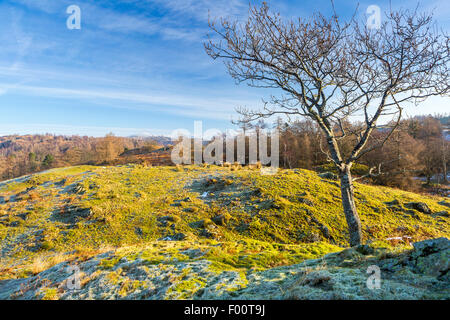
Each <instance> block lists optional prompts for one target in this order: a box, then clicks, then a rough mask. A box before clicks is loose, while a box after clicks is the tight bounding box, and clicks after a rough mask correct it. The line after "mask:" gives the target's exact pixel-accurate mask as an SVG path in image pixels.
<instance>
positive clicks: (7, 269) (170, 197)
mask: <svg viewBox="0 0 450 320" xmlns="http://www.w3.org/2000/svg"><path fill="white" fill-rule="evenodd" d="M1 197H3V198H4V199H5V200H8V199H9V201H7V202H6V203H3V204H0V240H1V246H0V253H1V256H0V257H1V260H0V279H10V278H26V277H30V276H32V275H34V274H37V273H38V272H41V271H43V270H45V269H47V268H49V267H51V266H52V265H55V264H57V263H60V262H62V261H73V260H78V261H82V260H86V259H88V258H90V257H92V256H94V255H97V254H100V253H102V252H106V251H111V250H112V251H115V254H114V255H113V256H109V257H108V258H107V259H106V258H105V259H104V260H102V261H101V265H102V266H103V267H105V268H108V267H110V268H113V267H114V265H115V264H117V263H118V262H119V261H120V259H121V258H123V257H124V256H127V257H130V256H132V257H133V258H134V259H136V258H137V257H140V258H142V257H144V259H146V261H150V262H151V263H152V264H159V263H163V262H167V261H173V260H176V261H187V260H189V259H190V257H189V255H186V254H182V253H180V252H183V250H187V249H198V250H200V251H202V252H204V255H203V256H202V259H206V260H207V261H209V262H210V263H211V264H210V266H209V268H210V269H212V270H215V271H217V272H221V271H223V270H234V271H237V272H245V271H246V270H250V269H251V270H263V269H267V268H272V267H276V266H282V265H290V264H294V263H299V262H301V261H303V260H305V259H312V258H316V257H319V256H323V255H324V254H326V253H329V252H335V251H340V250H342V247H345V246H346V243H347V242H346V239H347V231H346V224H345V219H344V217H343V214H342V210H341V204H340V197H339V188H338V184H337V183H336V182H334V181H330V180H324V179H321V178H320V177H319V176H318V175H317V174H316V173H314V172H311V171H306V170H281V171H280V172H279V173H278V174H276V175H261V174H260V172H259V171H258V170H250V169H242V170H238V171H231V170H230V168H222V167H217V166H212V167H208V168H203V167H198V166H189V167H180V168H175V167H143V166H139V165H127V166H118V167H89V166H81V167H73V168H65V169H55V170H50V171H49V172H45V173H42V174H36V175H33V176H31V177H26V178H22V179H18V180H15V181H9V182H7V183H2V184H0V200H1ZM356 197H357V207H358V210H359V212H360V215H361V220H362V223H363V234H364V239H365V240H384V239H386V238H387V237H396V236H404V235H407V236H411V237H412V241H418V240H422V239H428V238H436V237H441V236H446V237H448V236H449V234H450V232H449V231H450V228H449V218H448V217H441V216H436V215H427V214H423V213H420V212H418V211H415V210H411V209H408V208H406V207H405V206H404V204H406V203H408V202H411V201H421V202H424V203H426V204H427V205H428V206H429V207H430V209H431V210H432V211H433V212H440V211H445V210H446V209H447V210H448V208H446V207H445V206H442V205H440V204H439V203H438V202H441V201H443V200H444V199H443V198H438V197H431V196H421V195H417V194H414V193H409V192H404V191H400V190H394V189H389V188H383V187H374V186H367V185H361V184H357V185H356ZM394 200H397V201H398V204H397V203H395V202H392V201H394ZM0 203H1V201H0ZM76 209H89V210H85V211H82V210H78V211H77V210H76ZM217 216H220V217H221V219H217V218H215V217H217ZM181 235H182V236H181ZM167 237H169V238H167ZM174 238H177V239H182V238H183V241H176V242H173V241H157V240H158V239H174Z"/></svg>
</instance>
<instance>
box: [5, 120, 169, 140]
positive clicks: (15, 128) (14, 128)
mask: <svg viewBox="0 0 450 320" xmlns="http://www.w3.org/2000/svg"><path fill="white" fill-rule="evenodd" d="M110 132H112V133H114V134H115V135H117V136H123V137H126V136H132V135H138V136H160V135H165V136H168V135H170V134H171V131H169V130H162V129H154V128H127V127H101V126H71V125H59V124H51V123H27V124H6V125H2V126H1V127H0V135H11V134H45V133H51V134H59V135H74V134H76V135H81V136H82V135H88V136H95V137H101V136H104V135H106V134H108V133H110Z"/></svg>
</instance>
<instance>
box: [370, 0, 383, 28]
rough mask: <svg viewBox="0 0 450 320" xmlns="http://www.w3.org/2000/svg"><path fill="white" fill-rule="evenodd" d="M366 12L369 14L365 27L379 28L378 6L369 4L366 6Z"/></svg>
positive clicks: (379, 11) (379, 12)
mask: <svg viewBox="0 0 450 320" xmlns="http://www.w3.org/2000/svg"><path fill="white" fill-rule="evenodd" d="M366 14H368V15H369V17H368V18H367V27H368V28H369V29H380V28H381V9H380V7H379V6H376V5H371V6H369V7H368V8H367V10H366Z"/></svg>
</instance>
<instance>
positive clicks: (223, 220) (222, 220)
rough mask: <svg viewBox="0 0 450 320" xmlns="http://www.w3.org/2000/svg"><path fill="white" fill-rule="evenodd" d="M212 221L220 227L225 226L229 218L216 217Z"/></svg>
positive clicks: (223, 216)
mask: <svg viewBox="0 0 450 320" xmlns="http://www.w3.org/2000/svg"><path fill="white" fill-rule="evenodd" d="M211 220H212V221H213V222H214V223H215V224H217V225H218V226H223V225H224V224H225V223H226V222H227V218H226V217H225V215H223V214H221V215H218V216H215V217H213V218H212V219H211Z"/></svg>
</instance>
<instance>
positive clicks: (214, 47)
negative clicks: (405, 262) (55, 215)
mask: <svg viewBox="0 0 450 320" xmlns="http://www.w3.org/2000/svg"><path fill="white" fill-rule="evenodd" d="M209 25H210V28H211V30H212V32H213V34H214V36H213V37H210V38H209V40H208V41H207V43H205V49H206V52H207V54H208V55H209V56H211V57H212V58H213V59H222V60H223V61H224V62H225V65H226V67H227V68H228V72H229V73H230V75H231V76H232V77H233V78H234V79H235V80H236V81H237V82H238V83H240V82H246V83H248V84H249V85H250V86H253V87H259V88H266V89H267V88H269V89H272V90H273V96H272V98H271V99H270V100H269V101H266V103H265V105H264V107H263V109H261V110H251V109H248V108H240V109H238V111H239V113H240V114H241V115H242V117H243V118H242V120H243V121H246V122H252V121H256V120H258V119H261V118H269V117H272V116H278V115H284V116H303V117H307V118H309V119H311V120H312V121H314V122H316V123H317V124H318V125H319V127H320V128H321V130H322V133H323V135H324V136H325V138H326V143H327V146H326V152H327V155H328V158H329V160H330V161H331V162H333V163H334V165H335V166H336V169H337V170H338V172H339V176H340V182H341V184H340V188H341V195H342V205H343V211H344V213H345V217H346V220H347V224H348V229H349V234H350V244H351V245H352V246H354V245H359V244H360V243H361V241H362V232H361V222H360V218H359V216H358V212H357V209H356V205H355V199H354V190H353V189H354V187H353V178H352V176H351V171H350V170H351V167H352V165H353V164H354V163H355V162H356V161H358V160H359V159H360V158H361V157H362V156H363V155H365V154H367V153H368V152H370V151H372V150H374V149H375V148H378V147H381V146H382V145H383V143H384V142H385V141H386V140H387V139H388V138H389V137H390V134H389V133H390V132H394V130H395V127H396V125H395V124H396V123H399V121H400V119H401V115H402V106H403V105H404V103H406V102H419V101H421V100H423V99H425V98H427V97H429V96H432V95H443V94H447V93H448V92H449V72H448V64H449V56H450V54H449V53H450V50H449V37H448V36H446V35H444V34H442V33H441V32H440V31H438V30H437V29H436V28H435V27H434V25H433V19H432V15H431V14H419V13H418V12H417V11H408V10H401V11H390V12H387V14H386V15H385V17H383V22H382V24H381V26H380V28H378V29H375V28H370V27H369V26H367V25H366V24H365V22H362V21H358V20H356V19H351V20H350V21H347V22H345V21H342V20H341V19H340V18H339V17H338V16H337V15H336V13H335V14H334V15H333V16H331V17H329V18H327V17H325V16H324V15H322V14H321V13H315V14H314V15H312V16H311V17H310V18H308V19H303V18H298V19H290V20H286V19H284V18H282V17H281V15H280V14H276V13H271V12H270V11H269V8H268V6H267V4H266V3H263V4H262V6H261V7H250V9H249V16H248V20H247V21H246V22H244V23H240V22H238V21H233V20H230V19H228V18H221V19H220V20H219V21H216V20H210V23H209ZM357 115H358V116H361V117H362V118H363V122H362V123H361V125H360V126H359V127H358V128H355V129H352V131H351V132H348V131H347V130H346V129H345V127H344V126H342V125H341V124H342V123H343V121H344V120H346V119H349V118H352V117H354V116H357ZM384 116H390V117H393V118H394V119H395V121H394V125H393V126H392V127H391V128H388V130H389V133H388V134H387V135H386V136H385V137H384V138H383V139H381V140H380V141H377V143H375V144H373V145H372V146H371V147H370V148H367V142H368V140H369V137H370V136H371V135H372V133H373V132H374V131H377V130H378V127H379V123H380V120H381V119H382V118H383V117H384ZM336 128H338V130H337V131H339V132H338V133H337V132H336ZM348 135H353V137H354V145H353V146H352V148H351V150H350V151H349V152H348V153H347V152H343V151H342V150H341V149H340V146H339V141H340V140H341V139H344V138H346V137H348Z"/></svg>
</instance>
